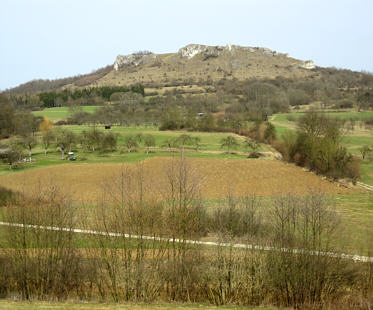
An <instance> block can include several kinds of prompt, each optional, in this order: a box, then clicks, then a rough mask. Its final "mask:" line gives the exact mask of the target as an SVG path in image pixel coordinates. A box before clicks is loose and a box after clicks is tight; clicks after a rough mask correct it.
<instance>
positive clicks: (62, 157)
mask: <svg viewBox="0 0 373 310" xmlns="http://www.w3.org/2000/svg"><path fill="white" fill-rule="evenodd" d="M61 159H62V160H64V159H65V150H62V151H61Z"/></svg>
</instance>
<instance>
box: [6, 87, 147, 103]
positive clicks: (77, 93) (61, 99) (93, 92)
mask: <svg viewBox="0 0 373 310" xmlns="http://www.w3.org/2000/svg"><path fill="white" fill-rule="evenodd" d="M118 92H121V93H126V92H133V93H138V94H140V95H142V96H144V87H143V86H142V85H134V86H131V87H124V86H102V87H89V88H83V89H79V88H77V89H74V90H70V89H64V90H62V91H46V92H40V93H38V94H36V95H13V96H10V98H11V100H12V102H13V103H14V104H15V106H20V107H35V106H39V107H44V108H51V107H56V106H68V105H72V104H75V105H102V104H104V103H105V101H110V97H111V95H112V94H114V93H118Z"/></svg>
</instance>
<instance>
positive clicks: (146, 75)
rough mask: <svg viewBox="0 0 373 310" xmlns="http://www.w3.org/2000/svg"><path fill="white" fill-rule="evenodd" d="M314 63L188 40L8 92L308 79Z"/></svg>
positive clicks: (264, 50) (315, 71) (261, 50)
mask: <svg viewBox="0 0 373 310" xmlns="http://www.w3.org/2000/svg"><path fill="white" fill-rule="evenodd" d="M319 75H320V71H319V70H318V68H317V67H316V66H315V65H314V64H313V62H312V61H301V60H298V59H295V58H291V57H289V56H288V55H287V54H282V53H278V52H276V51H272V50H270V49H268V48H261V47H243V46H237V45H230V44H228V45H226V46H207V45H199V44H189V45H187V46H185V47H182V48H180V49H179V51H178V52H177V53H169V54H154V53H151V52H137V53H133V54H131V55H127V56H122V55H119V56H117V58H116V60H115V62H114V64H113V65H110V66H106V67H104V68H101V69H99V70H96V71H93V72H92V73H89V74H85V75H79V76H75V77H68V78H63V79H57V80H33V81H30V82H28V83H25V84H22V85H19V86H17V87H15V88H12V89H9V90H7V91H6V92H7V93H9V94H22V93H30V92H37V91H48V90H58V89H62V88H75V87H86V86H115V85H117V86H118V85H133V84H138V83H141V84H144V85H146V86H148V87H159V86H161V87H162V86H168V85H175V84H179V85H193V84H196V83H199V84H209V83H210V82H216V81H219V80H221V79H227V80H229V79H237V80H245V79H249V78H253V77H255V78H258V79H262V78H269V79H273V78H276V77H278V76H281V77H284V78H290V79H293V78H304V77H314V76H319Z"/></svg>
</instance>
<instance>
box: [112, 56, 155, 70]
mask: <svg viewBox="0 0 373 310" xmlns="http://www.w3.org/2000/svg"><path fill="white" fill-rule="evenodd" d="M155 58H157V55H155V54H153V53H151V54H136V53H135V54H131V55H127V56H122V55H119V56H117V58H116V60H115V63H114V70H116V71H118V70H119V69H120V68H123V67H125V66H138V65H141V64H144V63H145V64H146V63H149V62H151V61H152V60H154V59H155Z"/></svg>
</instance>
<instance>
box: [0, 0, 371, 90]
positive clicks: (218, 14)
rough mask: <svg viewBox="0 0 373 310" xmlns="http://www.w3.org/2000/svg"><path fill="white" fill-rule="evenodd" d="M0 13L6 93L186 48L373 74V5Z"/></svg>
mask: <svg viewBox="0 0 373 310" xmlns="http://www.w3.org/2000/svg"><path fill="white" fill-rule="evenodd" d="M0 8H1V17H0V40H1V41H0V42H1V44H0V73H1V75H0V90H4V89H6V88H9V87H14V86H16V85H18V84H20V83H24V82H27V81H30V80H32V79H40V78H41V79H54V78H60V77H67V76H72V75H76V74H83V73H89V72H91V71H92V70H94V69H97V68H100V67H103V66H105V65H107V64H112V63H113V62H114V60H115V57H116V56H117V55H118V54H122V55H126V54H129V53H132V52H134V51H139V50H150V51H152V52H155V53H167V52H176V51H177V50H178V49H179V48H180V47H182V46H185V45H187V44H189V43H200V44H207V45H226V44H227V43H232V44H237V45H243V46H263V47H268V48H270V49H273V50H276V51H279V52H286V53H289V54H290V56H292V57H295V58H299V59H303V60H308V59H312V60H314V62H315V63H316V65H319V66H334V67H337V68H348V69H353V70H357V71H361V70H365V71H370V72H373V0H246V1H245V0H187V1H186V0H185V1H184V0H172V1H171V0H133V1H126V0H122V1H120V0H1V5H0Z"/></svg>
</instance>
